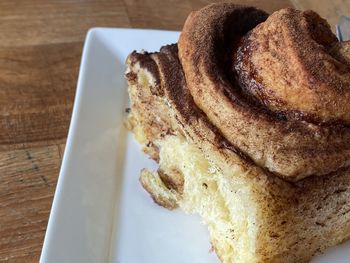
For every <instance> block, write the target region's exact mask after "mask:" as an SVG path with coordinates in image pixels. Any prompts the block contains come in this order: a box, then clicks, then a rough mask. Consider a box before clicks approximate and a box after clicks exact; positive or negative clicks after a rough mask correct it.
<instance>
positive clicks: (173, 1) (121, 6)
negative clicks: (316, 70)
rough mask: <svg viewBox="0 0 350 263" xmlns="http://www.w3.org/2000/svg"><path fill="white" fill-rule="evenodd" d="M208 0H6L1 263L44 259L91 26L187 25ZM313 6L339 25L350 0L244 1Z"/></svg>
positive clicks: (0, 65) (2, 16)
mask: <svg viewBox="0 0 350 263" xmlns="http://www.w3.org/2000/svg"><path fill="white" fill-rule="evenodd" d="M210 2H211V1H204V0H166V1H162V0H114V1H112V0H110V1H108V0H85V1H84V0H61V1H58V0H56V1H55V0H51V1H44V0H31V1H26V0H17V1H12V0H2V1H0V32H1V33H0V262H38V260H39V257H40V252H41V247H42V242H43V238H44V234H45V230H46V225H47V220H48V216H49V212H50V208H51V203H52V198H53V194H54V191H55V187H56V182H57V176H58V172H59V168H60V163H61V160H62V155H63V151H64V145H65V139H66V136H67V131H68V126H69V121H70V116H71V111H72V106H73V99H74V94H75V86H76V81H77V77H78V69H79V64H80V58H81V51H82V47H83V41H84V37H85V34H86V32H87V30H88V29H89V28H91V27H97V26H98V27H138V28H160V29H172V30H181V27H182V24H183V22H184V21H185V19H186V17H187V15H188V14H189V12H190V11H191V10H194V9H198V8H200V7H202V6H204V5H206V4H208V3H210ZM234 2H235V3H240V4H247V5H255V6H258V7H260V8H263V9H265V10H266V11H269V12H272V11H274V10H276V9H280V8H282V7H285V6H296V7H297V8H299V9H314V10H316V11H317V12H319V13H320V14H321V15H322V16H324V17H325V18H327V19H328V20H329V21H330V23H331V25H332V26H334V24H335V23H336V21H337V19H338V18H339V16H340V15H342V14H345V15H350V1H344V0H343V1H342V0H335V1H326V0H320V1H318V0H291V1H288V0H271V1H258V0H246V1H244V0H242V1H234Z"/></svg>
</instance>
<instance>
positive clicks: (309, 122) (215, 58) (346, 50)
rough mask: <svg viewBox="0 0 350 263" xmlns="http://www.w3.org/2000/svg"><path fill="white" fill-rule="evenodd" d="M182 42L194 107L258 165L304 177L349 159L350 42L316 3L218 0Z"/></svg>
mask: <svg viewBox="0 0 350 263" xmlns="http://www.w3.org/2000/svg"><path fill="white" fill-rule="evenodd" d="M178 48H179V58H180V62H181V66H182V70H183V72H184V75H185V82H186V87H187V88H188V90H189V93H190V94H191V96H192V98H193V103H194V104H195V107H198V108H199V109H200V110H201V111H202V112H203V114H204V115H205V116H206V119H207V120H208V122H210V123H211V125H213V126H214V127H215V128H216V129H217V130H218V132H220V134H221V135H222V136H223V137H224V138H225V140H227V141H228V142H229V143H230V144H231V145H232V146H233V147H235V148H236V149H239V150H240V152H243V153H244V154H245V155H246V156H248V157H249V158H250V159H251V160H253V161H254V162H255V163H256V164H257V165H259V166H261V167H264V168H266V169H268V170H269V171H271V172H273V173H275V174H277V175H279V176H281V177H284V178H286V179H287V180H291V181H296V180H299V179H302V178H305V177H307V176H310V175H326V174H329V173H331V172H333V171H336V170H338V169H340V168H342V167H345V166H348V165H349V164H350V128H349V127H350V126H349V125H350V103H348V100H349V99H350V45H349V43H347V42H343V43H339V42H338V41H337V39H336V37H335V36H334V35H333V33H332V32H331V30H330V26H329V25H328V24H327V22H326V21H325V20H323V19H322V18H320V17H319V16H318V15H317V14H316V13H315V12H312V11H306V12H301V11H298V10H294V9H290V8H288V9H283V10H280V11H277V12H275V13H273V14H272V15H271V16H269V17H268V15H267V14H266V13H265V12H263V11H261V10H258V9H255V8H251V7H241V6H240V7H238V6H236V5H233V4H212V5H209V6H207V7H205V8H203V9H201V10H199V11H196V12H192V13H191V14H190V16H189V17H188V19H187V21H186V23H185V25H184V28H183V31H182V33H181V36H180V39H179V42H178Z"/></svg>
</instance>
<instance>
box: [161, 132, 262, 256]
mask: <svg viewBox="0 0 350 263" xmlns="http://www.w3.org/2000/svg"><path fill="white" fill-rule="evenodd" d="M159 146H160V147H159V149H160V152H159V156H160V161H159V166H160V168H161V169H162V170H163V171H165V173H168V175H169V176H171V171H173V170H174V169H176V170H178V171H181V173H182V175H183V177H184V185H183V193H182V195H181V198H179V200H178V205H179V206H180V207H181V208H182V209H183V210H184V211H185V212H187V213H190V214H193V213H196V214H197V213H198V214H199V215H200V216H201V217H202V219H203V222H204V223H205V224H207V225H208V228H209V232H210V236H211V242H212V245H213V247H214V249H215V250H216V252H217V254H218V255H219V257H220V259H221V260H222V261H223V262H232V259H234V258H235V260H234V261H235V262H253V255H254V252H255V251H254V250H255V242H254V241H255V240H256V238H255V235H256V234H257V228H256V223H255V221H256V211H255V204H254V202H253V201H252V200H251V199H250V197H249V196H250V191H251V189H250V187H249V186H248V185H247V184H246V183H245V182H244V173H243V172H242V170H241V169H240V167H239V166H237V167H236V169H232V166H231V169H230V171H229V172H228V173H227V171H226V172H224V171H222V170H221V169H219V168H218V167H216V166H215V165H214V164H213V163H212V162H210V161H208V159H207V158H206V157H205V155H204V154H203V153H202V151H201V150H200V149H199V148H198V147H196V146H195V145H193V144H191V143H189V142H187V141H186V140H185V139H184V138H183V137H182V136H180V135H177V136H167V137H166V138H164V139H162V140H160V141H159ZM225 174H228V175H230V176H229V177H230V178H227V176H225ZM228 179H230V180H228ZM238 251H240V252H239V253H238Z"/></svg>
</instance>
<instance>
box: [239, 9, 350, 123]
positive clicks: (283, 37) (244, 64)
mask: <svg viewBox="0 0 350 263" xmlns="http://www.w3.org/2000/svg"><path fill="white" fill-rule="evenodd" d="M346 46H347V43H345V42H344V43H338V41H337V38H336V37H335V36H334V34H333V33H332V31H331V29H330V27H329V25H328V23H327V22H326V21H325V20H324V19H322V18H321V17H320V16H319V15H318V14H316V13H315V12H313V11H306V12H302V11H299V10H295V9H291V8H288V9H282V10H280V11H278V12H275V13H273V14H272V15H271V16H270V17H269V18H268V19H267V21H266V22H265V23H262V24H260V25H259V26H257V27H256V28H254V29H253V30H252V31H251V32H250V33H249V34H248V35H247V36H245V37H244V38H243V40H242V41H241V45H240V47H239V49H238V52H236V53H235V65H234V67H235V70H236V71H237V76H238V79H239V81H240V84H241V87H243V88H244V89H245V92H247V93H249V94H250V95H251V96H253V97H254V98H255V99H256V100H257V101H258V102H259V103H260V104H262V105H263V106H266V107H267V108H268V109H269V110H271V111H274V112H283V113H284V114H286V115H287V116H288V118H298V119H305V118H307V119H309V120H313V121H314V122H322V123H327V122H328V123H329V122H337V123H344V124H346V125H349V124H350V104H349V103H348V101H349V99H350V63H349V61H348V60H347V59H344V58H350V52H347V51H346V48H345V47H346ZM341 55H343V56H341ZM337 57H340V59H337ZM342 57H343V59H341V58H342Z"/></svg>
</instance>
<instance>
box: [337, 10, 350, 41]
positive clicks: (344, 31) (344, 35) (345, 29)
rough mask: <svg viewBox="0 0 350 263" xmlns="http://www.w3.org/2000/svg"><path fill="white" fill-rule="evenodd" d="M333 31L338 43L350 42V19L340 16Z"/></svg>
mask: <svg viewBox="0 0 350 263" xmlns="http://www.w3.org/2000/svg"><path fill="white" fill-rule="evenodd" d="M335 30H336V34H337V38H338V40H339V41H348V40H350V17H347V16H341V17H340V19H339V22H338V24H337V25H336V26H335Z"/></svg>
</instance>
